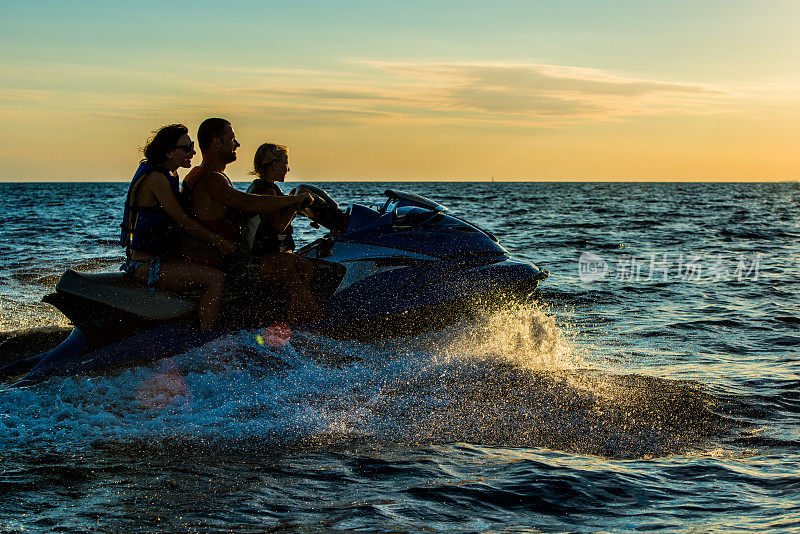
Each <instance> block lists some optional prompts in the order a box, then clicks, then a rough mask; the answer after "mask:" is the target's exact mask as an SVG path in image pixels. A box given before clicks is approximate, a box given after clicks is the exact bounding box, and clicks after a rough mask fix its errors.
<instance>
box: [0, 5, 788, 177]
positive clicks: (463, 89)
mask: <svg viewBox="0 0 800 534" xmlns="http://www.w3.org/2000/svg"><path fill="white" fill-rule="evenodd" d="M0 5H2V9H3V17H2V18H0V49H2V50H3V54H2V58H0V112H2V114H3V115H4V116H5V117H6V123H7V128H6V129H5V131H4V132H3V133H2V134H0V143H1V144H0V180H16V179H22V180H25V179H71V180H76V179H115V180H116V179H125V177H126V174H128V173H129V169H130V168H131V167H132V166H133V163H132V162H135V159H136V157H137V156H136V154H135V149H136V148H137V147H138V146H141V144H142V143H143V142H144V141H145V139H146V138H147V136H148V134H149V132H150V131H151V130H153V129H155V128H156V127H158V126H160V125H161V124H165V123H170V122H185V123H187V125H189V127H190V130H192V131H194V130H195V129H196V127H197V124H199V122H200V121H201V120H202V118H204V117H205V116H210V115H222V116H226V117H228V118H231V120H232V122H234V127H235V128H236V129H237V134H238V135H239V137H240V138H241V140H242V143H243V157H242V158H241V161H240V162H237V164H236V166H235V168H232V169H231V171H232V174H234V175H236V174H242V175H243V174H244V173H245V172H246V171H247V168H246V160H247V159H248V157H249V155H250V154H252V151H253V150H254V148H255V146H257V145H258V144H260V142H262V141H264V140H267V139H269V140H274V141H278V142H284V143H286V144H289V145H290V149H291V150H292V163H293V165H292V167H293V169H294V170H295V172H294V174H295V175H294V176H293V177H294V178H295V179H303V178H307V179H312V178H319V179H324V178H332V179H347V178H351V179H383V178H385V179H398V178H410V179H420V178H422V179H425V178H430V179H460V178H463V179H482V178H483V179H485V178H487V177H489V176H498V177H500V178H508V179H673V178H674V179H749V180H755V179H791V178H795V177H796V174H797V162H796V161H794V158H792V157H791V156H790V155H789V154H788V153H787V151H790V150H791V151H792V152H793V151H794V149H793V148H792V147H793V146H796V143H797V141H798V140H799V139H798V129H797V126H795V125H796V124H797V123H798V119H800V106H799V105H798V103H799V102H800V98H798V89H800V74H798V73H800V46H799V45H798V44H797V42H796V41H797V39H796V33H797V27H798V23H800V2H796V1H784V0H778V1H770V2H763V1H762V2H755V1H736V0H733V1H707V2H700V3H698V2H684V1H677V2H675V1H673V2H647V1H640V2H633V1H561V2H521V1H520V2H512V1H496V2H473V1H459V2H455V1H450V2H417V1H410V2H402V3H400V2H308V1H306V2H303V1H299V2H298V1H296V2H226V3H223V2H205V1H200V2H197V1H195V2H190V3H182V2H150V1H147V2H137V3H122V2H115V1H107V2H66V1H61V2H44V1H32V2H28V3H23V2H16V1H14V2H11V1H4V2H2V4H0ZM698 143H700V144H701V146H699V147H698ZM45 145H51V146H52V147H53V148H52V152H50V153H47V154H42V153H41V149H42V147H43V146H45ZM480 147H486V151H487V152H488V155H487V156H486V158H484V159H481V158H477V159H476V153H479V152H480ZM660 150H666V152H661V151H660ZM360 151H364V152H368V154H367V155H366V156H365V155H363V154H361V155H360V156H361V157H354V156H355V155H356V154H358V153H359V152H360ZM348 152H349V153H348ZM398 152H401V153H398ZM681 154H683V155H684V158H683V159H681V158H680V156H681ZM410 155H413V157H409V156H410ZM676 157H677V158H678V159H676ZM731 158H733V160H734V161H731ZM613 159H616V160H617V163H616V166H615V164H614V162H613V161H611V160H613ZM664 159H668V160H669V162H670V164H669V165H668V166H667V168H664V165H663V160H664ZM354 160H357V161H354ZM412 160H413V161H412ZM579 161H582V163H578V162H579ZM765 161H766V162H767V163H765ZM759 162H761V166H759V165H760V164H759Z"/></svg>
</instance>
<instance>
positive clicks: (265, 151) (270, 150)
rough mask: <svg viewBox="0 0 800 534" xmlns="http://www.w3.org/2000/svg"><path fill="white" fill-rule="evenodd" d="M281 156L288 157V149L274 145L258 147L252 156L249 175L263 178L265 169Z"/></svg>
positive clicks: (265, 144)
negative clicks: (251, 168)
mask: <svg viewBox="0 0 800 534" xmlns="http://www.w3.org/2000/svg"><path fill="white" fill-rule="evenodd" d="M282 156H286V157H287V158H288V157H289V149H288V148H286V147H285V146H283V145H276V144H275V143H264V144H263V145H261V146H260V147H258V149H257V150H256V155H255V156H253V171H252V172H251V173H250V174H254V175H256V176H258V177H259V178H264V177H265V176H266V174H267V172H266V171H267V167H269V165H270V164H271V163H272V162H273V161H275V160H277V159H279V158H280V157H282Z"/></svg>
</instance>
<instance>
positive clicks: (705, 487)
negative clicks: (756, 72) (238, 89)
mask: <svg viewBox="0 0 800 534" xmlns="http://www.w3.org/2000/svg"><path fill="white" fill-rule="evenodd" d="M238 185H239V187H243V186H244V185H245V184H238ZM316 185H318V186H321V187H323V188H325V189H327V190H328V191H329V192H330V193H331V194H332V195H333V196H334V197H335V198H337V199H338V200H339V201H340V202H341V203H342V204H347V203H350V202H358V203H361V204H365V205H368V206H369V205H380V204H381V203H382V202H383V196H382V192H383V190H384V189H386V188H394V189H402V190H406V191H409V192H413V193H418V194H421V195H424V196H427V197H429V198H431V199H433V200H436V201H437V202H440V203H442V204H444V205H446V206H448V207H449V208H450V210H451V212H452V213H453V214H455V215H457V216H460V217H463V218H465V219H467V220H470V221H473V222H475V223H477V224H478V225H480V226H482V227H484V228H487V229H488V230H490V231H492V232H493V233H494V234H496V235H497V236H498V238H499V239H500V242H501V243H502V244H503V245H504V246H505V247H506V248H508V249H509V251H510V252H511V253H513V254H515V255H516V256H519V257H521V258H524V259H527V260H531V261H533V262H535V263H536V264H537V265H539V266H540V267H542V268H546V269H548V270H549V271H550V277H549V278H548V279H547V280H546V281H545V282H544V283H543V284H542V286H541V291H540V294H539V295H538V300H537V302H536V303H535V304H530V305H527V306H519V305H509V306H507V307H505V308H504V309H494V310H491V311H486V312H481V313H479V314H478V315H477V316H472V317H470V318H469V319H464V320H463V321H461V322H460V323H457V324H453V325H450V326H448V327H446V328H444V329H441V330H438V331H434V332H429V333H426V334H423V335H418V336H413V337H401V338H395V339H388V340H383V341H380V342H374V343H360V342H357V341H344V340H335V339H328V338H326V337H324V336H321V335H316V334H309V333H296V334H294V335H293V336H292V337H291V340H290V342H289V343H288V344H286V345H280V344H275V343H273V344H270V343H264V342H263V337H261V338H259V336H261V334H263V332H259V331H257V330H254V331H243V332H239V333H235V334H230V335H226V336H225V337H223V338H220V339H217V340H215V341H213V342H212V343H209V344H208V345H206V346H203V347H199V348H196V349H193V350H191V351H189V352H187V353H185V354H180V355H178V356H175V357H171V358H159V357H158V355H154V357H155V358H154V362H153V363H152V364H150V365H145V366H139V367H131V368H126V369H121V370H117V371H115V372H112V373H107V374H101V375H91V376H76V377H72V378H57V379H52V380H50V381H47V382H45V383H42V384H39V385H36V386H33V387H28V388H24V389H6V390H4V391H2V392H0V531H4V532H5V531H41V530H62V531H92V530H97V531H146V532H151V531H216V530H224V531H244V532H248V531H254V532H262V531H265V530H270V531H289V530H300V531H313V530H319V531H350V530H357V531H390V532H406V531H423V530H424V531H429V530H433V531H460V532H497V531H504V532H561V531H580V532H594V531H598V532H604V531H625V530H656V531H658V530H660V531H666V532H707V531H720V532H722V531H724V532H730V531H735V532H745V531H758V532H761V531H766V530H771V531H777V532H797V531H798V530H800V472H799V471H800V453H799V452H798V445H800V425H799V423H800V374H799V372H800V363H798V355H799V354H798V352H799V351H798V344H800V297H798V293H799V292H800V280H799V278H798V277H799V275H800V261H798V258H800V256H799V255H798V253H799V252H800V246H798V239H800V224H798V217H800V207H799V206H798V201H799V200H800V186H799V185H798V184H796V183H781V184H613V183H566V184H556V183H403V184H399V183H397V184H387V183H363V182H359V183H324V184H316ZM125 189H126V185H125V184H122V183H84V184H68V183H32V184H13V183H6V184H0V198H2V203H0V331H17V330H20V329H26V328H30V327H38V326H47V325H62V326H66V325H67V324H68V323H67V322H66V320H65V318H64V317H63V316H61V315H60V314H59V313H58V312H57V311H55V310H54V309H52V308H51V307H49V306H48V305H46V304H42V303H41V302H40V299H41V297H42V296H43V295H45V294H46V293H48V292H49V291H52V289H53V287H54V285H55V282H56V281H57V279H58V276H59V275H60V273H61V272H63V271H64V270H65V269H67V268H73V269H76V270H84V271H97V270H116V269H117V268H118V266H119V265H120V264H121V258H122V254H121V251H120V249H119V248H118V246H117V238H118V232H119V222H120V217H121V204H122V201H123V197H124V193H125ZM296 231H297V232H298V235H299V236H300V237H299V239H298V241H303V240H308V239H313V238H314V237H315V236H316V235H319V231H317V230H314V229H311V228H309V227H308V226H307V225H306V224H305V223H303V222H302V221H298V223H297V224H296ZM271 345H276V346H271ZM0 352H2V345H0Z"/></svg>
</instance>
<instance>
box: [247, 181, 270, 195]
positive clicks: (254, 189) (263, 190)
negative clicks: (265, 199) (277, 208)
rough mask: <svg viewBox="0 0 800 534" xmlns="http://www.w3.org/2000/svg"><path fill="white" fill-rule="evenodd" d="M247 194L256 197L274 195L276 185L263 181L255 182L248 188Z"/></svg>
mask: <svg viewBox="0 0 800 534" xmlns="http://www.w3.org/2000/svg"><path fill="white" fill-rule="evenodd" d="M247 192H248V193H251V194H254V195H274V194H275V184H273V183H272V182H267V181H265V180H261V179H257V180H253V183H252V184H250V187H248V188H247Z"/></svg>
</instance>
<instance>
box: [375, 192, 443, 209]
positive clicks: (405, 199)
mask: <svg viewBox="0 0 800 534" xmlns="http://www.w3.org/2000/svg"><path fill="white" fill-rule="evenodd" d="M383 194H384V195H386V196H387V197H389V198H388V199H387V200H386V204H384V205H383V207H382V208H381V210H380V213H390V212H392V211H394V210H396V209H397V208H402V207H405V206H417V207H420V208H425V209H428V210H432V211H435V212H438V213H442V212H444V211H447V207H446V206H442V205H441V204H439V203H438V202H434V201H433V200H431V199H429V198H426V197H423V196H422V195H415V194H414V193H406V192H405V191H394V190H393V189H387V190H386V191H384V192H383Z"/></svg>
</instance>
